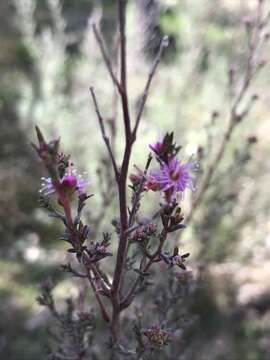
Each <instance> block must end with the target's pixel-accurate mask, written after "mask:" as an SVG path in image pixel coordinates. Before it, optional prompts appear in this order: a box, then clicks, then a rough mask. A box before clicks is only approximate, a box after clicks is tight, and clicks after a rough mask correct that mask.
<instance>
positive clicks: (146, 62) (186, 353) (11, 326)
mask: <svg viewBox="0 0 270 360" xmlns="http://www.w3.org/2000/svg"><path fill="white" fill-rule="evenodd" d="M256 3H257V2H256V1H253V0H219V1H217V0H216V1H214V0H200V1H198V0H181V1H178V0H156V1H154V0H152V1H151V0H136V1H132V0H130V1H129V4H128V19H127V29H128V71H129V93H130V97H131V99H132V101H131V109H132V111H133V114H134V112H135V110H136V108H137V105H138V100H139V96H140V94H141V91H142V89H143V87H144V84H145V81H146V78H147V74H148V72H149V69H150V67H151V64H152V62H153V59H154V57H155V54H156V52H157V49H158V46H159V43H160V39H161V38H162V36H163V35H165V34H166V35H168V36H169V40H170V41H169V46H168V48H167V49H166V54H165V55H164V56H163V58H162V61H161V64H160V67H159V70H158V72H157V74H156V77H155V79H154V81H153V87H152V89H151V93H150V97H149V101H148V103H147V106H146V109H145V113H144V116H143V120H142V123H141V128H140V130H139V134H138V141H137V143H136V146H135V148H134V156H133V159H132V164H131V165H133V164H134V163H135V162H136V165H138V166H139V167H143V165H144V163H145V161H146V158H147V155H148V152H149V149H148V144H149V143H152V142H153V141H155V140H156V139H158V138H159V136H161V135H162V134H164V133H165V132H166V131H174V132H175V137H176V140H177V142H178V143H179V144H181V145H182V150H181V153H182V157H183V158H184V159H188V158H189V157H190V156H192V155H193V154H194V156H195V157H197V159H198V160H199V163H200V170H199V172H198V174H197V177H198V182H199V179H200V177H202V176H203V174H204V171H205V169H207V167H208V166H209V164H211V161H212V160H213V157H214V155H215V153H216V151H217V149H218V148H219V146H220V142H221V139H222V136H223V134H224V131H225V130H226V128H227V124H228V118H229V111H230V100H229V96H228V92H229V90H228V72H230V69H232V67H233V68H234V69H235V71H236V73H237V74H239V77H241V73H242V72H243V71H244V61H245V56H246V52H247V47H246V38H247V34H246V30H245V26H244V24H243V23H244V21H245V20H246V19H247V17H248V16H250V14H251V15H253V14H254V9H255V5H256ZM267 6H269V3H268V1H266V7H267ZM0 15H1V22H0V45H1V51H0V119H1V120H0V169H1V172H0V239H1V242H0V271H1V276H0V296H1V302H0V313H1V316H0V358H1V359H6V360H19V359H20V360H36V359H37V358H40V357H42V358H43V356H42V354H45V351H46V347H47V346H48V341H49V340H48V338H49V334H48V331H47V325H48V323H49V322H50V319H49V315H48V313H47V312H46V310H44V309H43V308H41V307H40V306H39V305H38V304H37V302H36V297H37V296H38V293H39V288H38V287H39V284H40V282H41V281H43V280H45V279H46V278H47V277H48V276H50V277H51V278H52V279H53V281H54V282H57V286H56V289H55V292H56V297H57V298H59V299H60V300H59V301H60V302H61V299H63V298H65V297H66V296H75V297H76V296H77V295H78V285H77V284H76V282H74V281H72V280H70V278H69V276H68V275H67V274H63V273H62V272H61V271H60V265H61V264H62V263H64V262H65V261H66V257H67V256H66V253H65V250H66V244H63V243H62V242H60V241H59V240H57V239H58V235H59V233H60V232H61V224H58V223H57V222H56V221H54V220H53V219H51V218H49V217H48V216H47V214H46V213H45V211H43V210H42V209H40V208H39V204H38V190H39V188H40V177H41V176H44V175H45V173H44V172H43V169H42V167H41V164H40V163H39V161H38V160H37V158H36V156H35V154H34V151H33V149H32V148H31V146H30V142H31V141H34V125H35V124H37V125H38V126H39V127H40V128H41V129H42V130H43V131H44V133H45V134H46V135H47V136H48V137H52V138H56V137H58V136H61V143H62V149H63V150H64V151H65V152H68V153H71V154H72V157H73V161H74V163H75V164H76V167H77V168H78V169H79V170H80V171H81V172H84V171H86V172H87V173H88V175H89V178H90V188H89V190H90V192H91V193H95V196H94V198H93V199H91V200H90V201H89V203H88V213H87V217H88V221H89V223H90V224H92V227H93V229H94V230H93V231H94V233H96V234H99V233H100V232H101V228H102V229H104V230H106V231H112V228H111V225H110V221H111V218H112V217H113V216H114V215H115V212H116V209H117V202H116V199H115V190H114V188H113V187H112V186H111V180H112V174H111V169H110V167H108V166H107V161H108V159H107V157H106V156H107V155H106V152H105V150H104V146H103V143H102V139H101V136H100V135H99V128H98V123H97V120H96V116H95V113H94V110H93V106H92V102H91V99H90V96H89V86H94V87H95V89H96V93H97V96H98V99H99V103H100V107H101V109H102V112H103V115H104V117H105V119H106V121H107V125H108V128H109V129H110V131H111V135H112V136H113V139H114V147H115V151H116V153H117V154H118V155H119V158H120V155H121V151H122V149H123V131H122V125H121V116H120V115H121V112H120V111H119V110H120V109H119V104H118V101H117V98H116V95H115V90H114V89H113V87H112V86H111V81H110V78H109V76H108V73H107V71H106V68H105V66H104V64H103V62H102V59H101V56H100V51H99V49H98V46H97V44H96V42H95V40H94V37H93V34H92V30H91V23H93V22H96V23H99V22H100V27H101V30H102V32H103V34H104V38H105V40H106V43H107V44H108V51H109V53H110V57H111V58H112V59H113V62H114V63H115V64H116V66H117V51H116V50H115V49H116V48H117V42H118V39H117V33H116V29H117V27H116V6H115V1H113V0H102V1H101V0H100V1H98V0H97V1H94V0H77V1H72V0H62V1H58V0H1V2H0ZM267 51H268V53H269V47H268V48H267V44H266V45H265V53H266V55H267ZM269 80H270V68H269V66H268V65H266V66H265V67H264V68H263V69H262V71H261V73H260V74H259V75H258V77H257V78H256V79H255V81H254V83H253V84H252V85H251V87H250V90H249V92H248V96H251V97H253V98H257V97H258V99H257V100H256V104H254V106H253V107H252V109H251V111H250V112H249V114H248V115H247V116H246V117H245V119H244V120H243V121H242V122H241V123H239V125H238V126H237V128H236V129H235V131H234V133H233V135H232V139H231V141H230V142H229V144H228V145H227V147H226V151H225V154H224V157H223V158H222V160H221V161H220V162H219V163H218V164H215V167H216V172H215V176H214V179H213V181H212V183H211V186H210V188H209V190H208V192H207V194H205V196H204V198H203V201H202V202H201V204H200V207H199V208H198V209H197V210H196V213H194V216H193V217H192V220H191V221H190V224H189V226H188V228H187V229H186V230H185V232H184V233H183V234H182V236H181V239H175V241H179V243H180V247H181V249H183V250H181V251H182V252H190V253H191V256H190V260H189V264H188V267H189V266H190V268H192V269H193V270H194V272H195V273H196V274H199V275H197V276H198V277H199V279H200V280H199V285H198V287H197V289H196V294H194V296H191V297H190V298H189V300H188V301H189V304H190V309H189V311H190V314H191V315H190V316H191V317H192V318H193V317H194V318H195V319H196V321H195V324H196V325H194V326H193V327H192V326H190V327H189V331H188V336H187V338H186V344H188V345H186V347H185V348H184V347H183V349H181V348H180V349H179V354H178V355H175V354H174V355H170V356H169V357H168V359H199V360H201V359H207V360H212V359H228V360H237V359H247V360H263V359H265V360H266V359H269V358H270V290H269V289H270V218H269V213H270V190H269V184H270V171H269V170H270V161H269V151H270V135H269V134H270V122H269V114H270V105H269V104H270V95H269V91H268V87H269ZM257 95H258V96H257ZM131 170H132V166H131ZM198 186H199V184H198ZM195 195H196V194H195ZM191 200H192V199H191V195H187V197H186V198H185V199H184V203H183V210H184V213H188V212H189V211H190V204H191ZM156 202H157V199H154V197H151V196H150V195H149V196H148V195H147V201H146V203H147V204H146V205H145V206H144V207H143V208H144V210H145V211H146V212H149V213H151V210H153V209H154V206H155V204H156ZM104 209H105V211H104ZM109 270H111V269H110V268H109ZM184 349H185V350H184ZM209 349H211V351H210V352H209Z"/></svg>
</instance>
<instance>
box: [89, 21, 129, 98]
mask: <svg viewBox="0 0 270 360" xmlns="http://www.w3.org/2000/svg"><path fill="white" fill-rule="evenodd" d="M93 32H94V35H95V38H96V41H97V43H98V45H99V48H100V51H101V54H102V57H103V60H104V63H105V65H106V66H107V69H108V71H109V74H110V76H111V79H112V82H113V84H114V85H115V86H116V87H117V89H118V91H119V93H120V94H121V92H122V89H121V86H120V83H119V81H118V79H117V77H116V76H115V74H114V71H113V68H112V63H111V61H110V58H109V56H108V54H107V51H106V47H105V43H104V40H103V38H102V35H101V34H100V33H99V31H98V30H97V27H96V25H95V24H94V25H93Z"/></svg>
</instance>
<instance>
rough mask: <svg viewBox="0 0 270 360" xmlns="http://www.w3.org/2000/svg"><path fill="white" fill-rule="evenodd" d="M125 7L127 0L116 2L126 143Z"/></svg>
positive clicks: (128, 133) (129, 133) (128, 131)
mask: <svg viewBox="0 0 270 360" xmlns="http://www.w3.org/2000/svg"><path fill="white" fill-rule="evenodd" d="M126 7H127V0H118V17H119V32H120V74H121V94H120V95H121V99H122V108H123V115H124V124H125V135H126V141H129V140H130V135H131V130H130V116H129V106H128V95H127V55H126Z"/></svg>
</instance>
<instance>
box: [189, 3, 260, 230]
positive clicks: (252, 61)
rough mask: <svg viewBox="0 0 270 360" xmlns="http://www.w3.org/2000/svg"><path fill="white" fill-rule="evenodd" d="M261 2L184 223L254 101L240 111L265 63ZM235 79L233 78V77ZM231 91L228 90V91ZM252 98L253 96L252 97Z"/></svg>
mask: <svg viewBox="0 0 270 360" xmlns="http://www.w3.org/2000/svg"><path fill="white" fill-rule="evenodd" d="M263 3H264V1H262V0H258V5H257V11H256V18H255V21H254V23H253V24H252V23H251V22H248V24H247V25H246V26H248V27H249V37H248V49H249V51H248V55H247V64H246V69H245V73H244V75H243V78H242V80H241V81H240V83H241V84H240V89H239V91H238V93H236V95H235V98H234V99H233V101H232V105H231V108H230V115H229V123H228V127H227V130H226V131H225V134H224V136H223V140H222V142H221V144H220V147H219V149H218V151H217V153H216V156H215V157H214V159H213V161H212V163H211V164H210V166H209V167H208V169H207V171H206V173H205V176H204V180H203V182H202V185H201V187H200V190H199V192H198V195H197V197H196V198H195V199H194V201H193V204H192V209H191V211H190V213H189V215H188V216H187V218H186V223H188V222H190V221H191V220H192V218H193V216H194V213H195V212H196V210H197V208H198V206H199V205H200V204H201V202H202V200H203V199H204V197H205V194H206V192H207V190H208V189H209V187H210V185H211V182H212V179H213V177H214V175H215V174H216V171H217V169H218V167H219V164H220V161H221V160H222V158H223V156H224V154H225V151H226V149H227V145H228V143H229V142H230V140H231V137H232V134H233V132H234V130H235V128H236V127H237V125H238V124H239V123H240V122H241V121H242V120H243V119H244V118H245V117H246V116H247V115H248V113H249V111H250V109H251V106H252V105H253V103H254V101H252V99H251V101H249V102H248V104H247V106H246V107H245V109H244V110H242V111H240V110H239V106H240V105H241V103H242V100H243V99H244V97H245V95H246V94H247V92H248V90H249V89H250V85H251V83H252V81H253V80H254V78H255V76H256V75H257V74H258V72H259V71H260V70H261V69H262V68H263V66H264V65H265V61H264V60H263V59H261V58H260V54H258V48H259V45H260V43H261V40H262V36H261V34H262V30H263V29H264V26H266V23H264V26H263V25H262V19H263ZM231 78H232V73H231V71H230V72H229V83H230V84H232V81H231V80H230V79H231ZM234 81H235V79H234ZM231 92H232V91H231V90H230V93H231ZM253 99H254V97H253Z"/></svg>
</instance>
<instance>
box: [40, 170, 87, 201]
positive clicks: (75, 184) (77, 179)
mask: <svg viewBox="0 0 270 360" xmlns="http://www.w3.org/2000/svg"><path fill="white" fill-rule="evenodd" d="M41 180H42V183H41V189H40V190H39V192H40V193H41V194H42V195H44V196H51V195H54V194H55V193H56V189H55V187H54V185H53V182H52V179H51V178H45V177H42V178H41ZM88 185H89V181H88V180H87V179H85V178H84V177H83V176H82V175H80V174H77V172H76V170H71V171H69V172H68V173H66V174H65V175H64V176H63V177H62V178H61V179H60V188H61V190H62V191H63V192H64V193H66V194H67V195H72V194H74V193H76V195H77V196H80V195H82V194H85V193H86V188H87V186H88Z"/></svg>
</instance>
